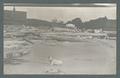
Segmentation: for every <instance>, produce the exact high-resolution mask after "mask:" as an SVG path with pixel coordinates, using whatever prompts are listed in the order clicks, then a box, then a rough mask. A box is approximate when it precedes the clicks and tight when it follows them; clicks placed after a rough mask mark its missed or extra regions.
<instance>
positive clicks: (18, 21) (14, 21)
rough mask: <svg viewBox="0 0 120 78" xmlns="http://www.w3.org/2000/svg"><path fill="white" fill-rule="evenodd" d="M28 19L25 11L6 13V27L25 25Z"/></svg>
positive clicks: (6, 11)
mask: <svg viewBox="0 0 120 78" xmlns="http://www.w3.org/2000/svg"><path fill="white" fill-rule="evenodd" d="M26 19H27V17H26V12H24V11H10V10H5V11H4V25H25V24H26Z"/></svg>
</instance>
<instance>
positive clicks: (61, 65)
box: [4, 3, 117, 75]
mask: <svg viewBox="0 0 120 78" xmlns="http://www.w3.org/2000/svg"><path fill="white" fill-rule="evenodd" d="M77 5H80V6H79V7H70V6H60V7H55V6H54V7H53V6H52V7H50V6H49V7H48V6H17V5H11V6H4V74H39V75H40V74H45V75H47V74H48V75H49V74H52V75H54V74H55V75H56V74H57V75H61V74H62V75H67V74H68V75H69V74H75V75H82V74H88V75H106V74H107V75H113V74H116V32H117V31H116V27H117V26H116V4H107V3H106V4H105V3H101V4H100V3H94V4H74V6H77Z"/></svg>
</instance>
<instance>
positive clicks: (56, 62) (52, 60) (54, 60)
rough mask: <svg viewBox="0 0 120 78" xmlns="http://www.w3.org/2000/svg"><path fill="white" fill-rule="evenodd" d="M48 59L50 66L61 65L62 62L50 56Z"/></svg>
mask: <svg viewBox="0 0 120 78" xmlns="http://www.w3.org/2000/svg"><path fill="white" fill-rule="evenodd" d="M48 59H49V61H50V64H51V65H62V64H63V61H62V60H58V59H54V58H53V57H52V56H49V57H48Z"/></svg>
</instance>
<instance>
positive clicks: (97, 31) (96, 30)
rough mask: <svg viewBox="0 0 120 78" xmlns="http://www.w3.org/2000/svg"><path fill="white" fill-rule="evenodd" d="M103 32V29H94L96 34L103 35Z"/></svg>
mask: <svg viewBox="0 0 120 78" xmlns="http://www.w3.org/2000/svg"><path fill="white" fill-rule="evenodd" d="M102 32H103V30H102V28H100V29H94V33H102Z"/></svg>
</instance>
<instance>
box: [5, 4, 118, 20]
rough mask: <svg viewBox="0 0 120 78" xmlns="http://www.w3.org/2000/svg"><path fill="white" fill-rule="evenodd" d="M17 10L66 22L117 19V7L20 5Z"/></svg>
mask: <svg viewBox="0 0 120 78" xmlns="http://www.w3.org/2000/svg"><path fill="white" fill-rule="evenodd" d="M12 9H13V7H10V6H6V7H5V10H12ZM16 10H17V11H26V12H27V18H36V19H42V20H48V21H51V20H53V19H58V20H62V21H64V22H66V21H69V20H72V19H74V18H76V17H77V18H81V19H82V21H89V20H91V19H96V18H99V17H104V16H106V17H107V18H109V19H116V7H115V6H113V7H20V6H19V7H18V6H16Z"/></svg>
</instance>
